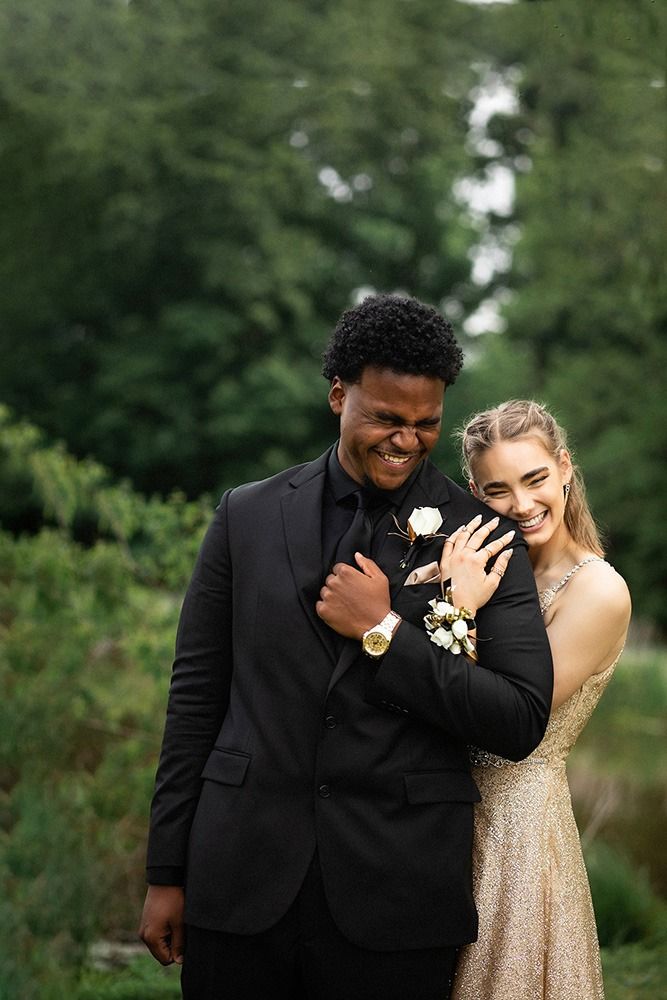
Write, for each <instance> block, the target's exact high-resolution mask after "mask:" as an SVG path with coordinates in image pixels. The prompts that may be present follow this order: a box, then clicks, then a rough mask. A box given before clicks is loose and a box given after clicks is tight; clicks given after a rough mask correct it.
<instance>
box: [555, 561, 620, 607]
mask: <svg viewBox="0 0 667 1000" xmlns="http://www.w3.org/2000/svg"><path fill="white" fill-rule="evenodd" d="M592 562H601V563H603V562H606V560H605V559H602V558H601V557H600V556H586V558H585V559H582V560H581V562H578V563H577V565H576V566H573V567H572V569H571V570H569V571H568V572H567V573H566V574H565V576H564V577H563V578H562V579H561V580H559V581H558V583H554V584H553V586H551V587H547V588H546V590H541V591H540V593H539V598H540V608H541V610H542V614H544V612H545V611H546V610H547V608H548V607H549V605H550V604H551V602H552V601H553V599H554V597H555V596H556V594H557V593H558V591H559V590H560V589H561V588H562V587H564V586H565V584H566V583H567V581H568V580H569V579H570V577H572V576H574V574H575V573H576V572H578V570H580V569H581V567H582V566H587V565H588V563H592Z"/></svg>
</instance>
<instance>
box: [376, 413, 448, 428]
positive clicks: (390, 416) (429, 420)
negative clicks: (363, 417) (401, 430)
mask: <svg viewBox="0 0 667 1000" xmlns="http://www.w3.org/2000/svg"><path fill="white" fill-rule="evenodd" d="M374 416H375V419H376V420H381V421H382V422H383V423H387V424H399V425H400V424H407V423H409V421H407V420H404V419H403V417H399V415H398V413H392V412H391V411H390V410H375V412H374ZM441 420H442V417H441V416H439V417H436V416H433V417H424V419H423V420H418V421H417V422H416V424H415V427H423V426H427V427H428V426H429V425H435V424H439V423H440V422H441Z"/></svg>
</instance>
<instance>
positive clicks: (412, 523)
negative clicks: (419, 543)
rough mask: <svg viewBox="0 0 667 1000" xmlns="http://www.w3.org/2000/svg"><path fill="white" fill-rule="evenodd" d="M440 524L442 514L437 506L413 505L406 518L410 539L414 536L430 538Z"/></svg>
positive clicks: (412, 540) (413, 538)
mask: <svg viewBox="0 0 667 1000" xmlns="http://www.w3.org/2000/svg"><path fill="white" fill-rule="evenodd" d="M441 524H442V514H441V513H440V511H439V510H438V508H437V507H415V509H414V510H413V512H412V514H410V517H409V518H408V534H409V536H410V541H411V542H414V540H415V538H419V536H420V535H421V537H422V538H428V537H429V536H430V537H431V538H432V537H433V536H434V535H435V533H436V532H437V530H438V528H439V527H440V525H441Z"/></svg>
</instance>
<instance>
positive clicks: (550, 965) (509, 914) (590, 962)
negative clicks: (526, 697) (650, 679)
mask: <svg viewBox="0 0 667 1000" xmlns="http://www.w3.org/2000/svg"><path fill="white" fill-rule="evenodd" d="M591 561H593V559H592V557H591V558H589V559H586V560H583V562H581V563H579V564H578V565H577V566H575V567H574V569H573V570H571V571H570V573H569V574H567V576H566V577H565V578H563V580H561V581H560V582H559V583H558V584H556V585H555V586H554V587H551V588H549V590H546V591H543V592H542V593H541V594H540V606H541V608H542V613H543V614H544V613H545V611H546V610H547V608H548V607H549V606H550V604H551V602H552V601H553V599H554V597H555V596H556V594H557V593H558V591H559V590H560V589H561V588H562V587H563V586H565V584H566V583H567V581H568V580H569V579H570V577H571V576H572V575H573V573H574V572H576V571H577V570H578V569H580V568H581V566H583V565H585V564H586V563H588V562H591ZM616 662H617V661H615V662H614V663H612V664H611V665H610V666H609V667H607V668H606V669H605V670H604V671H603V672H602V673H598V674H594V675H593V676H592V677H589V678H588V680H586V681H585V683H584V684H583V685H582V687H581V688H580V689H579V690H578V691H576V692H575V693H574V694H573V695H572V696H571V697H570V698H569V699H568V700H567V701H566V702H564V703H563V704H562V705H560V706H559V707H558V708H557V709H556V710H555V711H554V712H553V714H552V716H551V718H550V720H549V724H548V726H547V730H546V733H545V735H544V739H543V740H542V742H541V743H540V745H539V746H538V747H537V748H536V749H535V750H534V751H533V753H532V754H531V755H530V756H529V757H527V758H526V760H524V761H520V762H519V763H512V762H510V761H505V760H503V759H502V758H500V757H496V756H494V755H493V754H488V753H485V752H484V751H475V752H474V753H473V760H474V761H475V765H474V767H473V774H474V777H475V780H476V782H477V784H478V785H479V789H480V792H481V795H482V801H481V803H479V805H478V806H477V807H476V809H475V839H474V848H473V870H474V893H475V901H476V903H477V909H478V912H479V935H478V940H477V941H476V942H475V943H474V944H471V945H467V946H466V947H465V948H463V949H462V951H461V954H460V956H459V961H458V964H457V969H456V976H455V979H454V986H453V989H452V994H451V997H452V1000H604V989H603V984H602V972H601V968H600V953H599V947H598V939H597V931H596V927H595V917H594V914H593V905H592V902H591V895H590V889H589V886H588V878H587V875H586V869H585V867H584V860H583V857H582V853H581V844H580V842H579V833H578V830H577V826H576V823H575V820H574V815H573V813H572V802H571V799H570V789H569V787H568V783H567V775H566V773H565V760H566V758H567V755H568V754H569V752H570V750H571V749H572V747H573V746H574V744H575V742H576V740H577V737H578V736H579V734H580V733H581V731H582V730H583V728H584V726H585V725H586V723H587V722H588V720H589V718H590V717H591V714H592V712H593V710H594V708H595V706H596V705H597V703H598V700H599V699H600V696H601V695H602V692H603V691H604V689H605V687H606V686H607V684H608V683H609V681H610V679H611V676H612V673H613V670H614V667H615V665H616Z"/></svg>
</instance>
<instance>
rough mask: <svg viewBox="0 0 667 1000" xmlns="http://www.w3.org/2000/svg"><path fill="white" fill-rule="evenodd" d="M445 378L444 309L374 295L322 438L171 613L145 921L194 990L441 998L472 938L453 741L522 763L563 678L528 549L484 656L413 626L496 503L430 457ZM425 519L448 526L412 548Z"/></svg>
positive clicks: (210, 548)
mask: <svg viewBox="0 0 667 1000" xmlns="http://www.w3.org/2000/svg"><path fill="white" fill-rule="evenodd" d="M460 367H461V351H460V348H459V347H458V345H457V344H456V341H455V340H454V338H453V335H452V332H451V327H450V326H449V324H448V323H447V322H446V321H445V320H444V319H443V318H442V317H441V316H440V315H439V314H438V313H437V312H436V311H435V310H434V309H431V308H430V307H428V306H425V305H423V304H422V303H420V302H418V301H416V300H414V299H408V298H400V297H397V296H388V295H378V296H372V297H369V298H367V299H365V300H364V301H363V302H362V303H361V305H359V306H357V307H356V308H355V309H352V310H349V311H348V312H346V313H344V314H343V316H342V318H341V320H340V322H339V324H338V326H337V328H336V330H335V332H334V334H333V337H332V340H331V342H330V345H329V348H328V350H327V352H326V354H325V363H324V375H325V376H326V377H327V379H328V380H329V381H330V385H331V387H330V392H329V404H330V407H331V409H332V411H333V413H334V414H335V415H336V416H337V417H338V418H339V421H340V439H339V441H338V443H337V445H335V446H334V447H333V448H331V449H330V450H329V451H328V452H327V453H326V454H324V455H323V456H321V457H320V458H318V459H316V460H315V461H314V462H310V463H307V464H305V465H302V466H299V467H297V468H294V469H290V470H288V471H287V472H283V473H281V474H279V475H277V476H274V477H273V478H271V479H269V480H266V481H264V482H260V483H252V484H250V485H245V486H241V487H239V488H236V489H233V490H230V491H228V492H227V493H226V494H225V495H224V496H223V498H222V500H221V503H220V506H219V508H218V511H217V514H216V517H215V519H214V521H213V524H212V525H211V527H210V529H209V532H208V534H207V536H206V538H205V540H204V543H203V546H202V549H201V552H200V555H199V559H198V562H197V565H196V567H195V571H194V575H193V578H192V581H191V583H190V587H189V589H188V592H187V595H186V598H185V602H184V605H183V610H182V614H181V621H180V625H179V631H178V637H177V649H176V659H175V663H174V670H173V677H172V683H171V692H170V699H169V708H168V714H167V723H166V729H165V736H164V742H163V748H162V755H161V759H160V765H159V770H158V776H157V784H156V792H155V797H154V802H153V810H152V822H151V834H150V842H149V850H148V881H149V883H150V886H149V890H148V894H147V899H146V905H145V908H144V915H143V919H142V930H141V936H142V938H143V939H144V941H145V942H146V944H147V945H148V947H149V948H150V950H151V951H152V953H153V954H154V955H155V957H156V958H157V959H158V960H159V961H161V962H162V963H164V964H167V963H169V962H171V961H177V962H180V961H182V960H183V954H184V956H185V957H184V968H183V973H182V987H183V995H184V997H186V1000H207V998H211V1000H213V998H221V1000H222V998H230V1000H231V998H233V1000H273V998H290V1000H296V998H306V997H307V998H312V1000H353V998H358V1000H375V998H377V1000H380V998H382V1000H398V998H400V1000H406V998H409V1000H436V998H437V1000H444V998H446V997H447V996H448V992H449V979H450V975H451V971H452V967H453V963H454V959H455V954H456V948H457V946H459V945H461V944H462V943H464V942H468V941H471V940H474V938H475V936H476V913H475V908H474V904H473V900H472V896H471V888H470V882H471V873H470V851H471V832H472V812H473V803H474V802H475V801H476V800H478V798H479V794H478V792H477V789H476V786H475V784H474V782H473V780H472V777H471V775H470V769H469V763H468V750H467V746H468V745H469V744H474V745H476V746H479V747H483V748H485V749H487V750H490V751H492V752H494V753H497V754H500V755H502V756H505V757H509V758H514V759H519V758H521V757H523V756H526V755H527V754H528V753H529V752H530V751H531V750H532V749H533V748H534V747H535V746H536V745H537V743H538V742H539V741H540V739H541V737H542V734H543V731H544V727H545V725H546V720H547V717H548V713H549V706H550V703H551V686H552V674H551V658H550V653H549V647H548V643H547V640H546V635H545V632H544V628H543V625H542V620H541V616H540V613H539V608H538V604H537V598H536V594H535V585H534V580H533V574H532V571H531V568H530V565H529V562H528V559H527V556H526V552H525V547H524V545H523V542H521V541H519V542H518V543H517V545H516V546H515V552H514V556H513V558H512V560H511V562H510V563H509V564H508V566H507V573H506V576H505V578H504V579H503V580H502V581H501V582H500V585H499V586H498V589H497V591H496V593H495V594H494V596H493V597H492V599H491V600H490V601H489V602H488V603H487V604H486V605H484V607H482V608H480V609H479V612H478V614H477V639H478V647H479V649H480V660H481V662H480V663H479V664H475V663H473V662H472V661H471V660H470V659H468V658H467V657H466V656H464V655H461V654H458V655H457V654H455V653H454V652H452V651H451V650H446V649H444V648H443V647H441V646H438V645H436V644H435V643H433V642H431V641H430V639H429V633H428V632H427V630H426V628H425V625H424V615H425V614H426V613H427V612H428V611H429V610H430V609H429V606H428V601H429V600H431V599H433V598H434V597H438V596H439V595H440V586H439V584H438V583H417V584H416V585H413V583H412V581H413V580H414V579H415V578H416V579H421V577H420V575H419V574H420V568H421V567H425V566H427V565H428V564H430V563H432V562H434V561H438V560H439V559H440V554H441V552H442V547H443V541H444V535H445V534H447V535H449V534H451V533H452V532H453V531H454V530H455V529H456V528H458V527H459V526H461V525H463V524H466V523H468V522H469V521H470V519H471V518H472V517H473V516H474V515H476V514H478V513H484V514H485V516H486V515H488V509H487V508H485V507H484V506H483V505H482V504H480V503H479V502H478V501H476V500H475V499H474V498H472V497H471V496H469V495H468V494H467V493H465V492H464V491H462V490H461V489H460V488H459V487H457V486H456V485H455V484H454V483H453V482H451V481H450V480H448V479H446V478H445V477H444V476H443V475H441V474H440V473H439V472H438V471H437V469H436V468H435V467H434V466H433V465H431V464H430V462H429V461H428V455H429V453H430V451H431V450H432V448H433V447H434V445H435V444H436V441H437V439H438V436H439V433H440V426H441V418H442V408H443V398H444V392H445V389H446V388H447V387H448V386H449V385H451V384H452V383H453V382H454V380H455V379H456V376H457V375H458V373H459V370H460ZM418 507H421V508H432V509H435V510H437V511H439V513H440V515H441V516H442V520H443V523H442V525H441V526H438V527H437V529H436V530H435V532H434V531H433V525H432V530H431V531H426V530H425V531H424V532H423V536H424V537H419V538H417V540H416V541H415V542H414V543H411V542H410V539H409V538H407V537H406V536H405V530H404V529H405V528H406V525H407V521H408V519H409V518H410V517H411V514H412V512H413V510H414V509H415V508H418ZM431 514H432V512H431ZM436 520H437V516H436ZM397 525H398V527H397ZM507 527H508V524H507V522H506V523H505V524H504V525H502V524H501V525H500V526H499V527H498V528H497V529H496V530H495V531H494V533H493V535H490V536H489V539H492V538H494V537H495V538H497V537H499V536H502V533H503V531H504V530H506V528H507ZM459 537H460V536H459ZM464 538H465V536H464ZM346 545H348V547H349V546H351V548H350V551H349V552H345V551H344V550H345V546H346ZM491 545H493V548H491V547H490V552H492V554H493V555H497V552H498V551H499V548H500V547H501V543H495V544H493V543H491ZM355 550H356V551H358V552H361V555H357V556H355V555H354V552H355ZM371 557H372V558H371ZM503 565H504V563H503ZM332 566H333V571H331V568H332ZM364 636H365V638H364ZM360 640H363V644H362V641H360ZM184 925H186V927H187V930H186V932H184ZM184 938H185V946H184Z"/></svg>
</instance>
